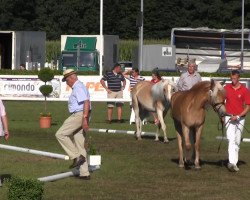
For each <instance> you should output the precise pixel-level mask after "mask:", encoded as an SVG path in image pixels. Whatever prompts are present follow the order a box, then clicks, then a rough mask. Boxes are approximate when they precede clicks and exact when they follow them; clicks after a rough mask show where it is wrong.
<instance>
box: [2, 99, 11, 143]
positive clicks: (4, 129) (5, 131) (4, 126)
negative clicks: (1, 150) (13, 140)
mask: <svg viewBox="0 0 250 200" xmlns="http://www.w3.org/2000/svg"><path fill="white" fill-rule="evenodd" d="M0 114H1V122H0V131H1V132H0V136H3V137H4V139H5V140H6V141H7V140H8V139H9V136H10V133H9V126H8V118H7V114H6V111H5V107H4V105H3V102H2V100H1V99H0Z"/></svg>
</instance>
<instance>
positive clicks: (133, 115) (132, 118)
mask: <svg viewBox="0 0 250 200" xmlns="http://www.w3.org/2000/svg"><path fill="white" fill-rule="evenodd" d="M134 122H135V111H134V109H133V108H131V114H130V120H129V124H132V123H134Z"/></svg>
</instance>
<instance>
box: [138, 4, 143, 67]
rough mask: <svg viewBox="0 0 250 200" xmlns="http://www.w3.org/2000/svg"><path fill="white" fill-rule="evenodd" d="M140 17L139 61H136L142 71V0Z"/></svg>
mask: <svg viewBox="0 0 250 200" xmlns="http://www.w3.org/2000/svg"><path fill="white" fill-rule="evenodd" d="M140 14H141V16H140V19H141V26H140V28H139V48H138V50H139V55H138V56H139V59H138V61H139V62H138V65H139V66H138V67H139V70H140V71H142V61H143V59H142V55H143V0H141V13H140Z"/></svg>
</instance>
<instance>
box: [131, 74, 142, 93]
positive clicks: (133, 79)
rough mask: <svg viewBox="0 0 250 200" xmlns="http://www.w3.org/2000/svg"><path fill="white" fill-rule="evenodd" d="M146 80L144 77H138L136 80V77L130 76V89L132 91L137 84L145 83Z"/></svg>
mask: <svg viewBox="0 0 250 200" xmlns="http://www.w3.org/2000/svg"><path fill="white" fill-rule="evenodd" d="M144 80H145V78H144V77H142V76H138V78H137V79H135V77H134V76H132V75H130V76H129V81H130V89H131V90H132V89H133V87H134V86H135V84H136V83H138V82H139V81H144Z"/></svg>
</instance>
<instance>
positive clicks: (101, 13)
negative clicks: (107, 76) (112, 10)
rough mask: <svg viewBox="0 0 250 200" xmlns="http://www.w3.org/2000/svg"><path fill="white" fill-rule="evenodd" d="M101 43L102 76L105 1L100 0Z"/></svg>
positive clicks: (101, 68)
mask: <svg viewBox="0 0 250 200" xmlns="http://www.w3.org/2000/svg"><path fill="white" fill-rule="evenodd" d="M100 43H101V49H100V69H99V70H100V71H99V74H100V76H102V71H103V66H102V57H103V49H104V45H103V0H100Z"/></svg>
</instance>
